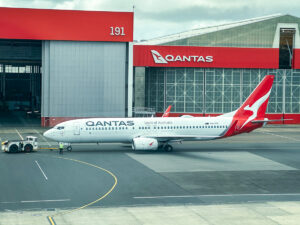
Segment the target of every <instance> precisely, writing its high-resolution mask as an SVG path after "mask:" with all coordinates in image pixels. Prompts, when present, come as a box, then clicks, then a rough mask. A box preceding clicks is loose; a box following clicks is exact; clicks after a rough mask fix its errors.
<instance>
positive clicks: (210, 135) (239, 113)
mask: <svg viewBox="0 0 300 225" xmlns="http://www.w3.org/2000/svg"><path fill="white" fill-rule="evenodd" d="M273 81H274V75H266V76H265V77H264V78H263V80H262V81H261V82H260V83H259V84H258V86H257V87H256V88H255V89H254V91H253V92H252V93H251V94H250V96H249V97H248V98H247V99H246V101H245V102H244V103H243V104H242V106H241V107H240V108H238V109H237V110H235V111H233V112H230V113H226V114H223V115H220V116H217V117H152V118H92V119H91V118H87V119H75V120H70V121H66V122H63V123H60V124H58V125H56V126H55V127H53V128H52V129H50V130H48V131H46V132H45V133H44V136H45V137H47V138H49V139H52V140H54V141H57V142H64V143H68V145H69V146H68V148H69V147H70V149H72V147H71V143H130V144H131V145H132V148H133V150H159V149H162V150H165V151H167V152H170V151H172V150H173V147H172V145H171V144H170V143H174V142H182V141H207V140H215V139H220V138H227V137H231V136H234V135H238V134H242V133H249V132H251V131H253V130H255V129H257V128H260V127H262V126H264V125H266V124H267V123H268V122H275V121H279V120H268V119H267V118H265V112H266V109H267V105H268V101H269V97H270V93H271V89H272V85H273ZM280 121H282V120H280ZM70 149H68V150H70Z"/></svg>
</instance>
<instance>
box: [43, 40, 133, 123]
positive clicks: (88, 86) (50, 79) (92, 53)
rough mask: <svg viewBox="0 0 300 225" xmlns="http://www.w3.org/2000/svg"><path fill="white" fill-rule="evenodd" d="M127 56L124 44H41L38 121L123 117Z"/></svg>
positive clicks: (51, 42) (70, 42) (61, 42)
mask: <svg viewBox="0 0 300 225" xmlns="http://www.w3.org/2000/svg"><path fill="white" fill-rule="evenodd" d="M127 57H128V55H127V44H126V43H124V42H118V43H116V42H114V43H112V42H79V41H43V44H42V65H43V68H42V73H43V80H42V111H41V113H42V120H43V118H44V120H47V119H49V118H48V117H51V118H50V119H51V121H48V125H50V126H51V124H56V123H57V122H59V121H58V120H60V119H62V118H64V119H62V120H65V118H66V117H68V118H71V117H124V116H125V115H126V109H125V107H126V106H125V104H126V96H127V95H126V93H125V91H126V84H127V83H128V82H127V70H126V68H127V67H126V66H127V65H126V63H127ZM54 120H55V121H54ZM42 122H43V121H42ZM45 123H46V124H45V125H47V121H46V122H45Z"/></svg>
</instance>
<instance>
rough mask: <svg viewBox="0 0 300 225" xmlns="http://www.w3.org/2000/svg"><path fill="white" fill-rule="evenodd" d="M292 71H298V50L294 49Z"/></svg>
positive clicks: (299, 61) (299, 59)
mask: <svg viewBox="0 0 300 225" xmlns="http://www.w3.org/2000/svg"><path fill="white" fill-rule="evenodd" d="M293 69H300V49H294V54H293Z"/></svg>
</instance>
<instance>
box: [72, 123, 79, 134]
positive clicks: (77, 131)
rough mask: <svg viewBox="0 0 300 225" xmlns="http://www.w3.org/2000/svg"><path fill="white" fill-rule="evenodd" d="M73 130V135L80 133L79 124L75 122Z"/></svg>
mask: <svg viewBox="0 0 300 225" xmlns="http://www.w3.org/2000/svg"><path fill="white" fill-rule="evenodd" d="M73 130H74V135H80V124H79V123H75V124H74V128H73Z"/></svg>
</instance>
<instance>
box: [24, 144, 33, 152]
mask: <svg viewBox="0 0 300 225" xmlns="http://www.w3.org/2000/svg"><path fill="white" fill-rule="evenodd" d="M32 150H33V146H32V145H31V144H26V145H25V146H24V152H32Z"/></svg>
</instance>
